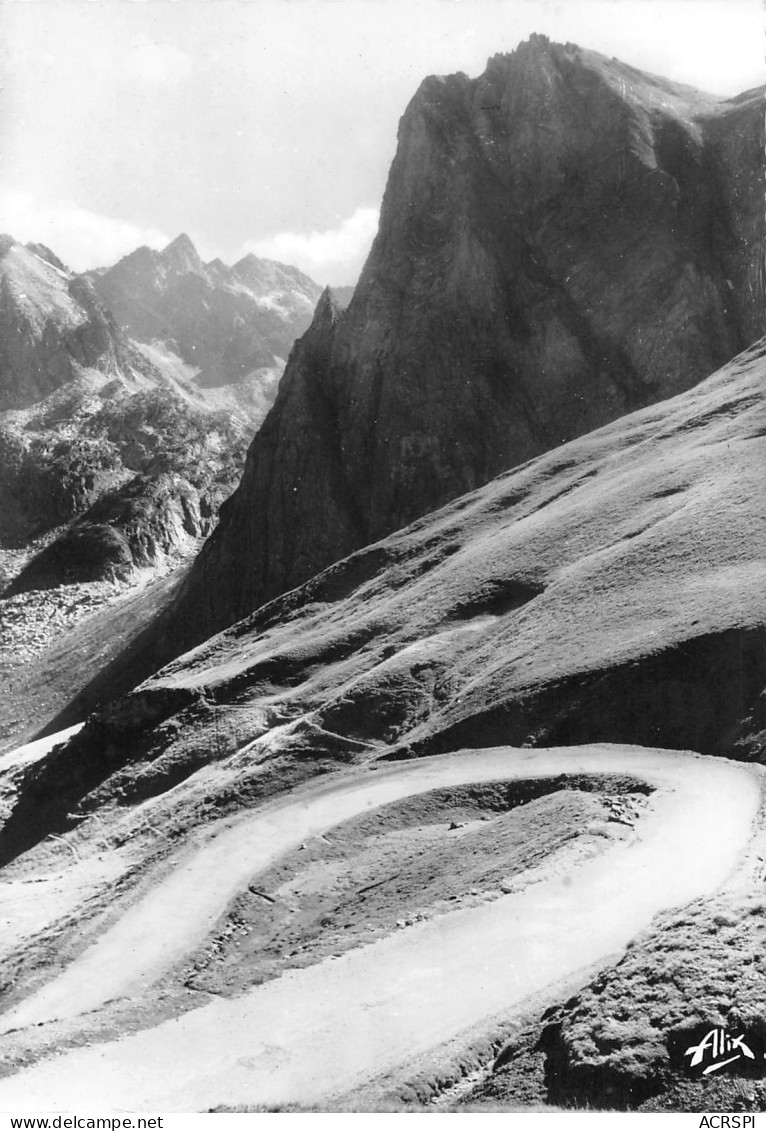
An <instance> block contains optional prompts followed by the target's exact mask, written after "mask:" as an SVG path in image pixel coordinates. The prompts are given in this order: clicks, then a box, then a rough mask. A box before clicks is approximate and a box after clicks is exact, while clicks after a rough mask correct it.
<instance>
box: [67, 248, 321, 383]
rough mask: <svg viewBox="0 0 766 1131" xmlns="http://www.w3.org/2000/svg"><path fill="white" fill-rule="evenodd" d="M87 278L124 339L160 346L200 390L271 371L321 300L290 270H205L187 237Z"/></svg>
mask: <svg viewBox="0 0 766 1131" xmlns="http://www.w3.org/2000/svg"><path fill="white" fill-rule="evenodd" d="M89 278H90V279H91V280H92V283H93V286H94V287H95V289H96V291H97V292H98V294H99V295H100V297H101V299H102V300H103V301H104V303H105V304H106V305H107V306H108V307H109V309H110V310H112V311H113V313H114V315H115V317H116V319H117V321H118V322H119V323H120V325H121V326H122V327H123V328H124V329H125V331H126V332H127V333H128V334H129V335H130V336H131V337H132V338H135V339H136V340H137V341H140V342H145V343H156V342H161V343H163V344H165V345H166V346H168V347H169V348H171V349H172V350H173V351H174V352H175V353H177V354H178V356H180V357H181V358H182V359H183V361H184V362H186V363H187V364H188V365H190V366H193V367H194V368H195V369H196V370H198V381H199V383H200V384H202V385H205V386H218V385H225V384H230V383H231V382H236V381H239V380H241V379H242V378H243V377H245V376H247V375H248V374H250V373H252V372H253V371H255V370H257V369H259V368H263V367H269V366H274V365H275V364H279V361H280V359H281V360H283V359H285V358H286V357H287V356H288V354H289V352H290V348H291V347H292V344H293V341H294V340H295V338H296V337H298V336H299V335H300V334H302V333H303V332H304V331H305V330H306V329H307V328H308V326H309V324H310V322H311V316H312V313H313V311H314V307H315V306H316V302H317V299H318V298H319V295H320V293H321V288H320V287H318V286H317V285H316V283H314V282H313V281H312V280H311V279H309V278H308V276H306V275H304V274H302V272H300V271H299V270H298V269H297V268H295V267H289V266H287V265H285V264H282V263H275V262H272V261H271V260H267V259H258V258H257V257H256V256H255V255H246V256H245V257H244V259H241V260H240V261H239V262H238V263H236V264H235V265H234V266H233V267H228V266H227V265H226V264H225V263H223V262H222V261H221V260H220V259H215V260H213V261H212V262H211V263H208V264H205V263H203V262H202V260H201V259H200V257H199V255H198V253H197V250H196V248H195V247H194V244H193V243H192V241H191V240H190V239H189V237H188V236H187V235H181V236H178V238H177V239H175V240H173V242H172V243H171V244H169V245H168V246H167V247H166V248H165V249H164V250H163V251H153V250H151V249H150V248H148V247H141V248H139V249H138V250H137V251H134V252H132V253H131V254H130V255H127V256H125V258H124V259H121V260H120V261H119V263H117V264H115V266H114V267H111V268H109V269H108V270H106V271H96V272H91V273H90V274H89Z"/></svg>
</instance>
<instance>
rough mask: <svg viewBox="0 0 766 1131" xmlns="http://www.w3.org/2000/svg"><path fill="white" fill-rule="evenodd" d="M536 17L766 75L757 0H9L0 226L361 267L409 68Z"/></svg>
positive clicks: (668, 56) (352, 270)
mask: <svg viewBox="0 0 766 1131" xmlns="http://www.w3.org/2000/svg"><path fill="white" fill-rule="evenodd" d="M534 31H537V32H542V33H543V34H546V35H548V36H549V37H550V38H551V39H553V40H555V41H559V42H567V41H570V42H575V43H579V44H580V45H581V46H584V47H590V48H593V49H595V50H597V51H601V52H603V53H604V54H606V55H609V56H612V55H616V56H617V57H618V58H620V59H623V60H624V61H625V62H628V63H631V64H633V65H634V66H637V67H640V68H642V69H644V70H649V71H652V72H654V73H656V74H662V75H665V76H666V77H668V78H671V79H674V80H675V81H678V82H685V83H689V84H691V85H693V86H697V87H700V88H702V89H705V90H709V91H711V92H713V93H718V94H722V95H732V94H736V93H739V92H741V91H742V90H746V89H750V88H752V87H754V86H758V85H761V84H763V83H766V63H764V56H765V55H766V14H765V12H764V7H763V5H762V3H761V0H0V84H1V86H2V90H1V91H0V231H5V232H8V233H10V234H11V235H14V236H15V237H16V238H17V239H22V240H38V241H40V242H43V243H46V244H48V245H49V246H50V247H52V248H53V250H54V251H55V252H56V253H57V254H58V255H59V256H60V257H61V258H62V259H63V260H64V261H65V262H67V263H68V264H70V265H71V266H72V267H73V268H75V269H76V270H85V269H86V268H89V267H95V266H101V265H106V264H110V263H113V262H115V261H116V260H117V259H118V258H120V256H122V255H124V254H127V253H128V252H129V251H131V250H133V249H134V248H135V247H138V246H139V245H141V244H149V245H150V246H151V247H157V248H159V247H162V246H163V245H164V244H166V243H167V242H169V241H170V240H171V239H173V238H174V237H175V236H177V235H178V234H179V233H180V232H182V231H185V232H187V233H188V234H189V235H190V236H191V238H192V239H193V240H194V242H195V244H196V245H197V247H198V249H199V251H200V254H201V255H202V256H203V258H206V259H212V258H214V257H215V256H220V257H221V258H222V259H223V260H224V261H226V262H229V263H232V262H235V261H236V260H237V259H238V258H240V257H241V256H242V255H244V254H246V253H247V252H250V251H252V252H255V253H256V254H257V255H263V256H267V257H269V258H272V259H279V260H281V261H283V262H287V263H293V264H295V265H296V266H298V267H300V268H301V269H302V270H304V271H306V272H307V273H308V274H309V275H311V276H312V277H313V278H314V279H316V281H317V282H319V283H320V284H325V283H330V284H341V283H352V282H354V281H355V279H356V277H357V275H358V273H359V270H360V268H361V266H362V264H363V261H364V258H365V256H366V254H367V252H368V250H369V247H370V244H371V242H372V239H373V237H374V235H375V231H376V227H377V219H378V210H379V207H380V201H381V198H382V195H383V190H384V188H385V182H386V176H387V172H388V168H389V165H390V163H391V160H392V158H393V156H394V152H395V148H396V130H397V124H398V121H399V118H400V117H401V115H402V113H403V112H404V110H405V108H406V106H407V103H408V102H409V100H410V98H411V97H412V95H413V94H414V93H415V91H416V89H417V87H418V86H419V84H420V82H421V81H422V79H423V78H425V76H426V75H429V74H446V73H452V72H455V71H464V72H466V73H467V74H469V75H471V76H476V75H479V74H481V72H482V71H483V70H484V67H485V65H486V61H487V59H488V58H489V56H491V55H494V54H497V53H499V52H507V51H512V50H513V49H514V47H516V46H517V44H518V43H519V42H520V41H521V40H523V39H526V38H527V37H528V36H529V35H530V34H531V33H532V32H534Z"/></svg>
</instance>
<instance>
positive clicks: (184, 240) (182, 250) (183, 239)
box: [161, 232, 205, 275]
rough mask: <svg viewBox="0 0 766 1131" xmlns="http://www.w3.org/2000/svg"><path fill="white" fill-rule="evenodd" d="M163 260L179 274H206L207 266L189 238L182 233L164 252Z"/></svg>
mask: <svg viewBox="0 0 766 1131" xmlns="http://www.w3.org/2000/svg"><path fill="white" fill-rule="evenodd" d="M161 254H162V259H163V262H164V263H166V264H167V265H168V266H169V267H171V268H172V269H173V270H174V271H177V272H178V273H179V274H184V273H191V274H195V275H196V274H204V273H205V265H204V263H203V262H202V260H201V259H200V257H199V254H198V252H197V249H196V247H195V246H194V244H193V243H192V241H191V239H190V238H189V236H187V235H186V233H185V232H182V233H181V235H180V236H176V238H175V239H174V240H171V242H170V243H169V244H168V245H167V247H165V248H163V250H162V253H161Z"/></svg>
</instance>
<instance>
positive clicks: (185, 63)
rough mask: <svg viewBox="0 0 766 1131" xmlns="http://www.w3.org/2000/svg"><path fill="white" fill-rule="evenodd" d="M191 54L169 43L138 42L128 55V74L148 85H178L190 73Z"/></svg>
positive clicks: (192, 63)
mask: <svg viewBox="0 0 766 1131" xmlns="http://www.w3.org/2000/svg"><path fill="white" fill-rule="evenodd" d="M193 66H194V62H193V60H192V58H191V56H189V55H187V54H186V53H185V52H184V51H180V50H179V49H178V48H177V47H173V46H172V45H171V44H161V43H139V44H137V45H136V46H134V47H133V48H132V49H131V52H130V54H129V55H128V64H127V69H128V74H129V75H131V77H132V78H134V79H137V80H138V82H140V83H142V84H143V85H145V86H148V87H157V86H180V84H181V83H182V82H184V81H185V80H186V79H187V78H188V77H189V75H190V74H191V71H192V67H193Z"/></svg>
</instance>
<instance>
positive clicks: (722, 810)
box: [0, 746, 761, 1112]
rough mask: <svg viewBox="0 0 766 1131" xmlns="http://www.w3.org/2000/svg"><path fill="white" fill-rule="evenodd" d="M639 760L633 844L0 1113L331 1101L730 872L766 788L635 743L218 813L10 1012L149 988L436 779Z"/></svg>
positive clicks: (283, 981) (260, 989) (82, 1053)
mask: <svg viewBox="0 0 766 1131" xmlns="http://www.w3.org/2000/svg"><path fill="white" fill-rule="evenodd" d="M561 773H597V774H603V773H626V774H631V775H633V776H634V777H637V778H641V779H643V780H645V781H647V782H649V783H650V784H651V785H653V786H654V787H655V792H654V793H653V794H652V795H651V797H650V799H649V805H648V807H647V810H646V812H645V815H644V816H643V817H642V818H641V819H640V821H639V823H638V826H637V828H636V831H635V834H634V836H633V837H632V838H630V839H629V840H628V841H625V842H620V843H618V844H616V845H615V846H613V847H610V848H608V849H607V850H606V851H605V852H604V853H603V854H602V855H601V856H599V857H598V858H596V859H592V860H589V861H587V862H586V863H584V864H580V865H578V866H577V867H575V868H573V870H572V872H571V873H570V874H568V875H566V876H565V877H564V878H563V879H562V878H561V877H557V878H555V879H551V880H547V881H544V882H541V883H537V884H535V885H533V886H531V887H529V888H527V889H526V890H524V891H522V892H521V893H518V894H513V895H508V896H504V897H503V898H501V899H498V900H496V901H494V902H492V903H489V904H485V905H483V906H481V907H478V908H465V909H463V910H458V911H455V912H452V913H450V914H446V915H443V916H441V917H439V918H436V919H433V920H429V921H426V922H421V923H418V924H416V925H414V926H412V927H410V928H407V929H405V930H401V931H397V932H396V934H394V935H390V936H389V937H387V938H385V939H383V940H381V941H379V942H376V943H373V944H370V945H366V946H363V947H360V948H358V949H356V950H351V951H348V952H347V953H345V954H344V955H343V956H342V957H339V958H336V959H329V960H326V961H323V962H321V963H318V964H317V965H315V966H311V967H308V968H305V969H301V970H292V971H289V972H288V973H285V974H283V975H282V976H281V977H279V978H277V979H276V980H273V981H270V982H267V983H265V984H263V985H261V986H257V987H255V988H254V989H252V990H250V991H249V992H247V993H246V994H244V995H242V996H240V997H238V998H234V999H224V998H221V999H219V1000H216V1001H213V1002H212V1003H210V1004H207V1005H205V1006H203V1007H202V1008H200V1009H197V1010H194V1011H192V1012H189V1013H186V1014H184V1015H182V1016H180V1017H178V1018H175V1019H172V1020H169V1021H164V1022H162V1023H161V1024H159V1025H157V1026H155V1027H154V1028H151V1029H147V1030H144V1031H142V1032H139V1033H136V1034H134V1035H132V1036H129V1037H127V1038H125V1039H122V1040H120V1041H111V1042H108V1043H105V1044H101V1045H99V1046H96V1047H92V1048H79V1049H73V1050H71V1051H69V1052H65V1053H63V1054H61V1055H59V1056H57V1057H55V1058H54V1059H51V1060H45V1061H42V1062H41V1063H39V1064H38V1065H36V1066H34V1067H32V1068H29V1069H25V1070H22V1071H20V1072H18V1073H16V1074H15V1075H12V1076H10V1077H6V1078H5V1079H3V1080H0V1110H4V1111H18V1110H26V1111H29V1110H32V1109H35V1110H39V1111H43V1110H53V1111H72V1110H80V1111H85V1110H89V1111H99V1112H102V1111H114V1110H120V1111H138V1112H140V1111H165V1112H174V1111H175V1112H190V1111H204V1110H206V1109H208V1108H210V1107H214V1106H216V1105H220V1104H229V1105H234V1104H248V1103H250V1104H275V1103H283V1102H286V1101H292V1102H299V1103H302V1104H310V1103H317V1104H320V1105H321V1104H323V1103H325V1104H326V1103H327V1101H328V1100H329V1099H330V1097H333V1096H338V1095H341V1094H343V1093H345V1092H347V1091H349V1090H351V1089H352V1088H355V1087H358V1086H361V1085H362V1084H363V1083H365V1082H366V1081H368V1080H370V1079H371V1078H373V1077H376V1076H378V1075H381V1074H383V1073H385V1072H388V1071H392V1070H394V1069H396V1068H397V1067H399V1066H401V1065H403V1064H406V1063H408V1062H409V1061H411V1060H412V1059H413V1058H414V1057H416V1056H418V1055H420V1054H422V1053H425V1052H428V1051H429V1050H431V1049H435V1048H437V1047H438V1046H440V1045H441V1044H443V1043H444V1042H446V1041H448V1040H450V1039H451V1038H453V1037H456V1036H458V1035H459V1034H460V1033H462V1032H464V1031H465V1030H467V1029H469V1028H471V1027H472V1026H475V1025H477V1024H480V1023H483V1022H490V1021H491V1020H492V1019H493V1018H495V1017H498V1016H507V1015H508V1014H509V1013H511V1012H512V1011H513V1009H514V1008H515V1007H517V1006H518V1005H519V1004H520V1003H522V1002H523V1001H524V1000H525V999H526V998H528V997H529V996H530V995H531V994H533V993H536V992H539V991H541V990H543V989H544V988H545V987H546V986H548V985H549V984H550V983H551V982H555V981H556V980H558V979H560V978H562V977H565V976H569V975H572V974H575V973H576V972H577V971H579V970H583V969H585V968H587V967H590V966H592V964H593V963H596V962H601V961H606V960H608V959H609V958H610V957H613V956H614V955H616V954H618V953H619V952H620V951H621V950H622V949H623V948H624V947H625V945H626V944H627V943H628V942H629V941H630V939H631V938H632V937H633V936H634V935H635V934H636V933H637V932H638V931H640V930H641V929H642V928H643V927H645V926H646V925H647V924H648V923H649V921H650V920H651V918H652V917H653V916H654V915H655V914H656V913H657V912H658V911H660V910H662V909H665V908H669V907H673V906H678V905H682V904H684V903H686V902H688V901H689V900H691V899H694V898H696V897H698V896H701V895H704V894H706V893H709V892H711V891H714V890H716V889H717V888H719V887H720V886H722V885H724V884H726V882H727V880H729V879H730V878H731V877H732V876H733V875H735V874H736V871H737V866H738V864H739V863H740V862H741V861H742V860H743V858H744V855H745V853H746V850H747V846H748V842H749V840H750V838H751V835H752V831H753V823H754V820H755V818H756V815H757V813H758V810H759V806H760V802H761V793H760V784H759V781H758V780H757V779H756V777H755V776H754V775H753V774H752V773H751V771H750V770H749V769H748V768H747V767H746V766H744V765H742V764H739V763H733V762H727V761H724V760H721V759H714V758H705V757H701V756H699V755H694V754H683V753H678V752H672V751H656V750H648V749H642V748H637V747H617V746H590V747H575V748H568V749H553V750H513V749H510V748H493V749H490V750H476V751H469V752H466V751H463V752H459V753H455V754H451V755H442V756H439V757H435V758H428V759H421V760H416V761H413V762H406V763H398V764H391V765H385V766H382V765H380V764H378V767H377V768H374V769H373V768H369V769H367V770H361V771H360V770H358V769H357V770H355V771H354V772H349V774H348V775H345V776H338V777H334V778H333V779H332V780H324V781H322V782H320V783H314V784H312V785H309V786H308V787H304V788H302V789H300V790H299V791H296V792H294V793H292V794H291V795H290V796H289V797H288V798H282V799H278V800H276V801H274V802H272V803H270V804H268V805H267V806H265V807H263V808H262V809H260V810H259V811H258V812H257V813H255V814H252V815H249V816H243V815H239V816H238V817H237V818H236V819H228V820H226V821H222V822H220V823H219V824H218V825H217V826H214V827H213V828H211V830H210V838H209V841H208V842H207V844H206V845H204V846H203V847H197V848H195V849H194V851H193V852H191V853H188V854H187V855H185V856H182V857H180V858H179V861H178V864H177V866H176V867H175V869H174V870H173V871H172V872H171V873H170V874H169V875H167V876H166V878H164V879H163V880H161V881H160V882H159V883H158V884H157V885H156V886H155V887H154V888H153V889H152V890H151V892H150V893H149V894H148V895H146V896H145V897H144V898H142V899H140V900H139V901H138V902H136V903H135V904H134V905H133V906H132V907H131V908H130V909H129V910H128V911H127V912H125V914H124V915H123V916H122V917H121V918H120V919H119V920H118V921H117V922H116V923H115V924H114V926H113V927H111V928H110V929H109V930H107V931H106V932H105V933H104V935H103V936H102V937H101V939H100V940H99V942H98V943H96V944H95V945H94V946H92V947H91V948H90V949H89V950H87V951H86V952H85V953H84V954H83V955H82V956H81V957H80V958H79V959H78V960H77V961H75V962H74V963H72V965H71V966H70V967H69V968H68V969H67V970H66V971H65V972H64V973H63V974H62V975H61V976H60V977H58V978H57V979H55V980H54V981H53V982H51V983H50V984H49V985H47V986H45V987H43V988H42V989H41V990H40V991H38V992H37V993H34V994H32V995H31V996H30V997H29V998H28V999H27V1000H26V1001H24V1002H22V1003H21V1004H20V1005H18V1006H17V1007H15V1008H14V1009H12V1010H10V1011H9V1012H8V1013H7V1014H5V1015H4V1016H3V1017H2V1018H0V1032H4V1033H5V1034H6V1036H5V1037H4V1038H2V1040H0V1051H1V1049H2V1044H3V1043H4V1042H6V1041H10V1042H12V1041H13V1034H12V1033H11V1032H10V1030H12V1029H22V1028H25V1027H26V1026H30V1025H38V1024H41V1023H44V1022H47V1021H50V1020H53V1019H61V1018H73V1017H76V1016H77V1015H79V1014H82V1013H85V1012H86V1011H88V1010H93V1009H97V1008H99V1007H100V1006H102V1005H103V1004H104V1003H105V1002H107V1001H109V1000H112V999H114V998H116V997H124V996H130V995H133V994H135V993H137V992H140V991H142V990H145V989H146V988H147V987H148V986H150V985H151V984H152V982H154V981H155V980H156V979H157V978H158V977H159V976H160V975H161V974H162V973H163V972H165V971H166V970H168V969H169V968H170V967H171V966H172V965H173V964H174V963H175V962H176V961H178V960H179V959H181V958H183V957H184V955H186V954H188V953H190V952H191V951H193V950H194V949H195V948H196V946H197V945H198V944H199V943H200V942H201V941H202V940H203V939H204V938H205V937H206V936H207V935H208V934H209V932H210V930H211V929H212V927H213V925H214V924H215V922H216V920H217V919H218V918H219V917H220V915H221V914H222V913H223V912H224V910H225V909H226V907H227V905H228V904H229V902H230V900H231V898H232V897H233V896H234V895H235V894H236V893H237V892H238V891H240V890H241V889H242V887H243V886H244V885H245V884H247V883H248V882H249V881H251V880H252V878H253V876H254V874H256V873H258V872H260V871H262V870H263V869H265V868H266V867H268V866H269V865H270V864H271V863H272V862H273V861H274V860H276V859H277V858H279V857H280V856H281V855H283V854H284V853H285V852H287V851H289V850H290V849H292V848H294V847H296V846H297V845H299V844H300V843H301V842H302V841H304V840H306V838H307V837H310V836H312V835H319V834H321V833H323V832H324V831H326V830H328V829H330V828H332V827H333V826H334V825H337V824H339V823H341V822H343V821H345V820H347V819H349V818H351V817H353V816H355V815H357V814H359V813H363V812H365V811H367V810H369V809H371V808H373V807H377V806H380V805H384V804H386V803H389V802H392V801H397V800H400V799H402V798H404V797H407V796H410V795H413V794H417V793H422V792H425V791H428V790H431V789H436V788H443V787H447V786H457V785H467V784H470V783H478V782H487V781H495V780H501V779H517V778H529V777H540V776H549V775H557V774H561Z"/></svg>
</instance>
